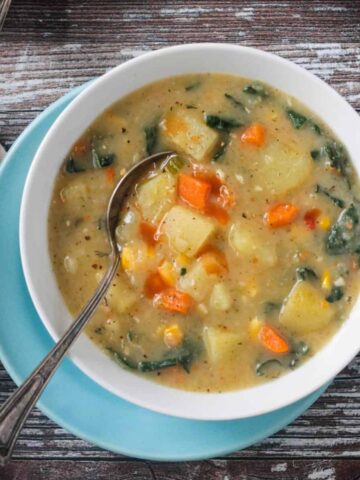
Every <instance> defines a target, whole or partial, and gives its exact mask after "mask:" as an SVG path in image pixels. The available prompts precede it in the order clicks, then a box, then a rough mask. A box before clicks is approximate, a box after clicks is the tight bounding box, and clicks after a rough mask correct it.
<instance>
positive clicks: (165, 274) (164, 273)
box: [158, 260, 176, 287]
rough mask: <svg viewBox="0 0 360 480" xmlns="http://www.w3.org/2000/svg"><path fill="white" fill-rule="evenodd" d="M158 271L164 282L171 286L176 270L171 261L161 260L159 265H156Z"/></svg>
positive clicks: (174, 279)
mask: <svg viewBox="0 0 360 480" xmlns="http://www.w3.org/2000/svg"><path fill="white" fill-rule="evenodd" d="M158 272H159V274H160V276H161V278H162V279H163V280H164V282H165V283H166V284H167V285H168V286H169V287H173V286H174V285H175V283H176V272H175V269H174V266H173V264H172V263H171V262H168V261H167V260H166V261H165V262H163V263H162V264H161V265H160V267H158Z"/></svg>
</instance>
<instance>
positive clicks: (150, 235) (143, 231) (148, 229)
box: [139, 222, 157, 247]
mask: <svg viewBox="0 0 360 480" xmlns="http://www.w3.org/2000/svg"><path fill="white" fill-rule="evenodd" d="M139 231H140V235H141V237H142V239H143V240H144V242H145V243H146V244H147V245H149V247H154V246H155V245H156V243H157V239H156V236H155V235H156V231H157V228H156V227H154V226H153V225H151V224H150V223H147V222H141V223H140V225H139Z"/></svg>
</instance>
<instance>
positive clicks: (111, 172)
mask: <svg viewBox="0 0 360 480" xmlns="http://www.w3.org/2000/svg"><path fill="white" fill-rule="evenodd" d="M105 175H106V181H107V183H108V184H109V185H110V186H112V185H113V184H114V181H115V176H116V172H115V168H113V167H111V166H110V167H107V169H106V170H105Z"/></svg>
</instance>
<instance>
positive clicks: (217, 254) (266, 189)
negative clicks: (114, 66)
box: [49, 74, 360, 392]
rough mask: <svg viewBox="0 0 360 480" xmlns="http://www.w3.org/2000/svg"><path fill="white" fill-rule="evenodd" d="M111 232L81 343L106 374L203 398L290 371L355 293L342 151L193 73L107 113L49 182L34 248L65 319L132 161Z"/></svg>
mask: <svg viewBox="0 0 360 480" xmlns="http://www.w3.org/2000/svg"><path fill="white" fill-rule="evenodd" d="M165 150H171V151H172V152H173V153H172V154H171V155H170V156H169V158H168V159H167V160H166V161H165V162H163V163H162V164H156V165H153V167H152V168H150V169H149V170H148V171H144V176H143V178H142V179H141V180H140V181H139V182H138V184H137V185H135V186H134V189H133V190H132V192H131V195H129V197H128V199H127V201H126V204H125V205H124V208H123V210H122V212H121V215H120V218H119V225H118V227H117V230H116V234H117V240H118V243H119V246H120V249H121V266H120V268H119V270H118V272H117V274H116V277H115V279H114V281H113V283H112V285H111V287H110V288H109V290H108V292H107V294H106V297H105V298H104V301H103V302H102V304H101V306H100V307H99V308H98V310H97V312H96V313H95V315H94V316H93V318H92V319H91V321H90V323H89V324H88V326H87V328H86V333H87V335H88V336H89V337H90V338H91V339H92V340H93V341H94V342H95V343H96V344H97V345H98V346H99V347H100V348H102V349H103V350H104V351H105V352H106V353H107V354H108V355H109V356H110V357H111V358H112V359H113V360H114V361H116V362H118V363H119V365H120V366H122V367H124V368H128V369H131V370H132V371H134V372H137V373H139V374H142V375H144V376H146V377H147V378H150V379H153V380H155V381H157V382H161V383H163V384H165V385H168V386H172V387H176V388H181V389H186V390H193V391H203V392H222V391H226V390H233V389H240V388H246V387H250V386H253V385H256V384H259V383H261V382H264V381H265V380H269V379H271V378H275V377H277V376H279V375H282V374H283V373H286V372H289V371H291V370H292V369H294V368H296V367H297V366H298V365H300V364H301V363H302V362H304V361H306V359H308V358H310V357H311V356H312V355H314V354H316V352H317V351H318V350H319V349H320V348H321V347H322V346H323V345H324V343H325V342H327V341H328V340H329V338H331V336H332V335H334V334H335V332H336V331H337V329H338V328H339V326H340V325H341V322H342V321H344V320H345V319H346V317H347V316H348V314H349V311H350V309H351V307H352V305H353V304H354V302H355V300H356V298H357V294H358V289H359V273H358V271H359V255H360V240H359V238H360V237H359V229H360V223H359V219H360V216H359V215H360V210H359V204H358V200H357V199H358V198H360V196H359V181H358V178H357V176H356V174H355V171H354V169H353V167H352V165H351V162H350V160H349V158H348V156H347V153H346V151H345V149H344V148H343V146H342V145H341V144H340V143H339V142H338V141H337V140H336V139H335V138H334V136H333V134H332V133H331V132H330V130H329V129H328V127H327V126H326V124H325V123H324V122H322V121H321V120H319V119H318V118H316V116H315V115H314V114H313V113H312V112H310V111H308V110H307V109H306V108H305V107H304V106H303V105H301V104H300V103H299V102H297V101H296V100H295V99H294V98H292V97H289V96H287V95H286V94H284V93H283V92H280V91H278V90H276V89H274V88H272V87H270V86H268V85H265V84H262V83H259V82H253V81H251V80H249V79H245V78H240V77H235V76H229V75H220V74H200V75H188V76H179V77H174V78H169V79H165V80H162V81H159V82H157V83H154V84H151V85H148V86H146V87H144V88H142V89H140V90H138V91H135V92H134V93H132V94H130V95H128V96H127V97H125V98H122V99H121V100H120V101H118V102H117V103H115V104H114V105H112V106H111V107H110V108H109V109H107V110H106V111H105V112H104V113H103V114H102V115H100V116H99V117H98V118H97V119H96V121H95V122H94V123H93V124H92V125H91V126H90V127H89V128H88V129H87V130H86V132H84V134H83V135H82V136H81V138H79V140H78V141H77V142H76V143H75V145H73V147H72V149H71V151H70V152H69V154H68V156H67V158H66V159H65V160H64V165H63V167H62V168H61V171H60V172H59V174H58V177H57V179H56V182H55V187H54V193H53V198H52V203H51V206H50V212H49V247H50V255H51V260H52V264H53V269H54V272H55V275H56V279H57V282H58V285H59V288H60V290H61V292H62V295H63V297H64V300H65V302H66V304H67V306H68V308H69V310H70V312H71V313H72V314H73V315H74V316H75V315H77V314H78V313H79V312H80V310H81V308H82V307H83V306H84V305H85V303H86V302H87V300H88V299H89V298H90V296H91V295H92V294H93V292H94V290H95V288H96V287H97V285H98V283H99V281H101V278H102V276H103V275H104V272H105V271H106V269H107V267H108V253H109V245H108V241H107V238H106V231H105V224H104V221H105V212H106V207H107V203H108V200H109V197H110V195H111V192H112V190H113V189H114V187H115V185H116V183H117V181H118V180H119V179H120V178H121V177H122V176H123V175H124V174H125V173H126V171H127V169H128V168H129V167H130V166H131V165H133V164H135V163H136V162H138V161H139V160H141V159H142V158H144V157H145V156H147V155H149V154H152V153H155V152H160V151H165Z"/></svg>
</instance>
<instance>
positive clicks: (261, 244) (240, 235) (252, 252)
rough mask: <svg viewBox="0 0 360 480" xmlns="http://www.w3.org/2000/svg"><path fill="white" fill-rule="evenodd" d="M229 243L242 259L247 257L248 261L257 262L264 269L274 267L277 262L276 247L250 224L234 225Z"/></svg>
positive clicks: (239, 223) (240, 223)
mask: <svg viewBox="0 0 360 480" xmlns="http://www.w3.org/2000/svg"><path fill="white" fill-rule="evenodd" d="M229 243H230V246H231V247H232V248H233V249H234V251H235V252H236V253H237V254H239V256H240V257H245V258H246V259H247V260H248V261H254V260H256V262H255V263H256V264H259V265H260V266H262V267H272V266H274V265H275V264H276V262H277V254H276V249H275V246H274V245H273V244H272V243H271V241H269V239H267V238H265V237H263V236H262V235H261V233H260V232H259V231H258V230H257V229H255V228H254V227H252V225H251V224H250V222H245V221H244V222H242V221H240V222H238V223H235V224H234V225H232V227H231V229H230V233H229Z"/></svg>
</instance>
